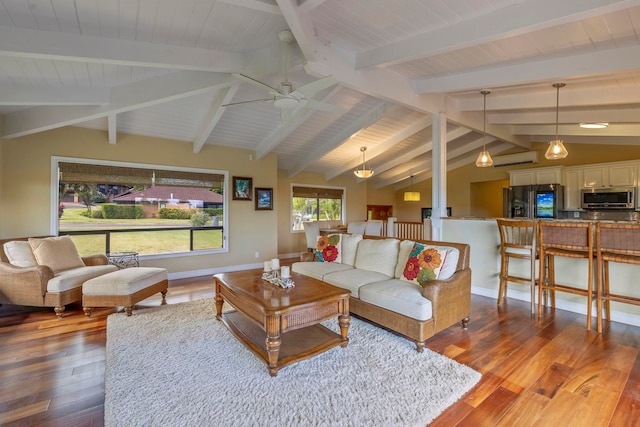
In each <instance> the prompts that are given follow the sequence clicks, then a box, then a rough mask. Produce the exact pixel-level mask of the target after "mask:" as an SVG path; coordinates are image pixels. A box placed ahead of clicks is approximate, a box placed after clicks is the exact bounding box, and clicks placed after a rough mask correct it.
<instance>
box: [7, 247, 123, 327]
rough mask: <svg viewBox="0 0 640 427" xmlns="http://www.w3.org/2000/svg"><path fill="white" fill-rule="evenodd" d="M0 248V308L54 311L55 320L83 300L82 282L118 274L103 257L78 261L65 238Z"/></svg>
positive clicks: (73, 249) (78, 256)
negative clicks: (49, 308)
mask: <svg viewBox="0 0 640 427" xmlns="http://www.w3.org/2000/svg"><path fill="white" fill-rule="evenodd" d="M0 245H2V249H1V250H0V304H13V305H29V306H36V307H53V308H54V311H55V313H56V315H57V316H58V318H61V317H62V312H63V311H64V309H65V306H66V305H67V304H71V303H73V302H78V301H81V300H82V284H83V283H84V282H86V281H87V280H89V279H92V278H94V277H98V276H101V275H103V274H106V273H109V272H112V271H115V270H117V267H116V266H114V265H111V264H109V263H108V260H107V257H106V256H105V255H92V256H87V257H80V255H78V252H77V249H76V248H75V245H74V244H73V242H72V241H71V239H70V238H69V237H68V236H63V237H46V238H31V242H30V241H29V238H26V237H23V238H14V239H6V240H0ZM33 248H36V250H35V254H34V250H33Z"/></svg>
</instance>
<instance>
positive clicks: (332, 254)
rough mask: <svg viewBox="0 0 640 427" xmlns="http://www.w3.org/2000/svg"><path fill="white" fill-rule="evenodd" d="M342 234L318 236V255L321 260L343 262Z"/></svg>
mask: <svg viewBox="0 0 640 427" xmlns="http://www.w3.org/2000/svg"><path fill="white" fill-rule="evenodd" d="M341 252H342V235H341V234H329V235H328V236H318V243H317V245H316V257H317V258H318V261H319V262H342V253H341Z"/></svg>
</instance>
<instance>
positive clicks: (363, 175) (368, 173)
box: [353, 147, 373, 179]
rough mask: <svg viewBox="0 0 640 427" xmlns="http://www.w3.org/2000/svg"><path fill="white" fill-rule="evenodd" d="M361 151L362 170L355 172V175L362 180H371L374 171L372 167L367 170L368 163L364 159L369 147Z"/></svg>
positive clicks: (362, 148)
mask: <svg viewBox="0 0 640 427" xmlns="http://www.w3.org/2000/svg"><path fill="white" fill-rule="evenodd" d="M360 151H362V169H356V170H354V171H353V174H354V175H355V176H357V177H358V178H362V179H366V178H370V177H371V176H373V169H371V166H369V167H368V168H367V163H366V161H365V158H364V152H365V151H367V147H361V148H360Z"/></svg>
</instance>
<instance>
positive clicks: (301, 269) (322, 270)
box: [291, 262, 353, 280]
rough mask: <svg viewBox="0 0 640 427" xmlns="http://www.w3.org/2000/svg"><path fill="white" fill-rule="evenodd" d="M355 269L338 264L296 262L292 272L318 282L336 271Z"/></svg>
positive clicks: (292, 266)
mask: <svg viewBox="0 0 640 427" xmlns="http://www.w3.org/2000/svg"><path fill="white" fill-rule="evenodd" d="M352 269H353V267H352V266H350V265H346V264H338V263H337V262H294V263H293V264H292V265H291V271H293V272H294V273H300V274H304V275H305V276H309V277H313V278H314V279H317V280H322V278H323V277H324V275H325V274H327V273H331V272H334V271H342V270H352Z"/></svg>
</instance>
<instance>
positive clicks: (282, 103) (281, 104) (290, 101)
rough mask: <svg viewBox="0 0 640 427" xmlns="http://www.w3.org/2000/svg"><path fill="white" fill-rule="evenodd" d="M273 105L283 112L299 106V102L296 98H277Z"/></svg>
mask: <svg viewBox="0 0 640 427" xmlns="http://www.w3.org/2000/svg"><path fill="white" fill-rule="evenodd" d="M273 105H275V106H276V107H278V108H280V109H283V110H291V109H294V108H296V107H297V106H298V100H297V99H295V98H286V97H281V98H276V99H275V100H274V101H273Z"/></svg>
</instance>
